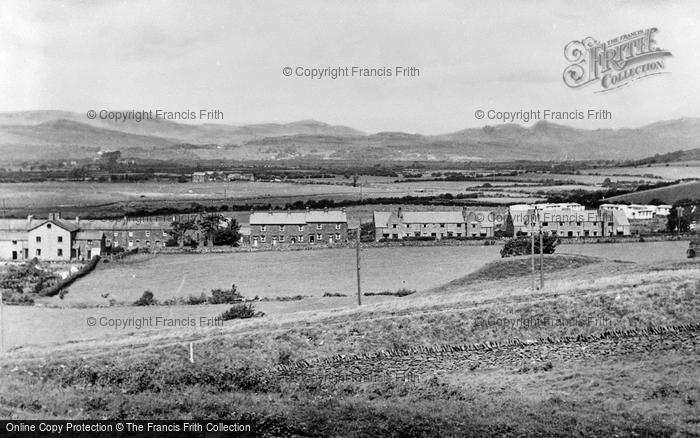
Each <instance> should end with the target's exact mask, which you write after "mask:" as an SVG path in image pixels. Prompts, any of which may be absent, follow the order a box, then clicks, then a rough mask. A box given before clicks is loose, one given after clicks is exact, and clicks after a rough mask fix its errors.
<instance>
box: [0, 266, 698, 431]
mask: <svg viewBox="0 0 700 438" xmlns="http://www.w3.org/2000/svg"><path fill="white" fill-rule="evenodd" d="M678 275H679V277H678V278H674V279H671V280H667V281H664V282H659V283H644V284H641V283H640V284H639V285H635V287H628V288H624V289H623V288H620V287H617V286H615V285H614V282H611V286H610V287H609V289H601V290H597V291H595V292H594V293H591V294H589V295H583V296H568V297H558V298H548V299H545V300H534V301H525V302H517V303H511V304H502V305H494V304H493V303H491V302H489V303H488V304H487V305H483V306H478V305H477V306H475V308H473V309H462V310H460V311H456V312H453V311H449V310H450V309H443V310H439V309H438V311H431V312H428V313H420V312H416V313H415V314H403V315H393V314H392V312H391V311H386V312H384V313H381V312H379V311H376V312H374V313H372V312H367V314H362V313H360V314H357V315H352V316H349V317H348V316H346V317H345V318H344V319H343V318H338V319H337V320H334V319H332V318H331V317H329V319H328V320H324V321H320V322H308V321H306V322H305V321H300V322H298V323H297V324H295V325H294V326H291V327H289V328H288V329H285V330H265V329H260V330H259V331H256V332H247V333H239V334H237V333H236V331H235V330H231V331H230V332H228V333H226V334H224V335H221V336H215V337H211V338H205V339H202V340H200V341H199V342H197V344H196V362H195V363H194V364H191V363H189V361H188V351H187V349H186V348H184V345H183V344H168V343H167V342H154V343H153V345H152V346H149V345H144V346H140V347H139V348H132V349H129V348H124V347H123V346H112V345H109V344H105V345H104V346H101V347H100V348H99V349H98V351H96V352H95V354H89V353H86V354H84V356H72V355H70V354H61V355H47V356H45V357H39V358H34V359H31V360H30V359H26V360H25V359H22V357H17V358H15V359H12V360H9V359H7V360H6V361H5V363H3V364H2V365H0V416H3V418H8V417H11V416H13V415H15V416H16V417H17V418H32V417H34V418H49V417H55V418H91V419H94V418H113V419H130V418H132V419H133V418H147V419H188V418H191V419H212V420H213V419H240V418H250V419H252V420H254V421H255V422H256V424H257V425H258V427H259V429H260V431H261V432H262V433H264V434H266V435H267V436H349V437H360V436H395V437H418V436H435V437H438V436H439V437H443V436H467V437H470V436H474V437H476V436H486V437H489V436H493V437H495V436H499V437H501V436H505V437H521V436H562V437H563V436H615V435H617V436H673V435H674V434H675V435H676V436H691V435H692V434H693V433H698V432H700V423H698V422H697V404H698V403H700V383H698V382H700V358H698V355H697V351H688V352H682V351H679V352H676V353H671V354H668V353H667V354H665V355H661V354H655V353H654V352H653V351H652V352H644V353H640V354H637V355H632V356H629V357H624V358H621V357H609V358H594V359H591V362H590V363H567V362H555V363H553V364H551V366H549V365H548V366H546V367H538V368H532V367H513V368H503V369H488V368H484V369H481V368H479V369H475V370H458V371H455V372H452V373H447V374H444V373H438V374H437V375H434V376H421V379H420V380H418V381H415V382H396V381H378V382H371V383H367V382H364V383H360V382H351V381H350V382H340V383H336V384H332V385H329V384H321V383H320V381H317V380H313V381H301V382H289V381H284V380H279V379H277V378H276V377H275V375H274V374H272V375H271V374H270V373H267V372H265V370H266V369H267V368H268V367H270V366H272V365H277V364H284V363H289V362H290V361H292V360H296V359H300V358H308V357H313V356H319V355H320V356H324V355H329V354H337V353H362V352H366V351H374V350H377V349H387V348H396V347H397V346H401V345H416V344H421V345H430V344H433V343H467V342H475V341H484V340H489V339H495V340H498V339H505V338H508V337H513V336H514V337H519V338H527V337H532V336H540V335H542V334H545V333H547V334H551V335H553V336H557V335H561V334H564V333H569V330H574V331H575V332H580V333H586V332H593V331H596V330H597V328H596V327H590V326H584V327H573V328H571V327H557V328H551V327H536V328H523V327H507V326H506V327H500V326H498V327H491V328H489V329H488V330H487V331H484V329H481V328H479V327H476V326H475V325H474V324H472V323H469V322H468V321H471V320H473V319H475V318H481V319H484V318H488V317H490V316H492V317H494V318H502V317H506V316H508V317H510V316H512V317H521V318H528V317H536V316H538V315H546V314H550V315H553V314H557V315H559V314H561V315H578V314H581V313H584V314H586V315H587V314H589V313H590V314H595V315H596V316H599V317H600V315H603V316H604V317H607V318H611V319H613V320H614V321H615V322H616V323H617V324H620V325H633V324H637V323H639V324H642V325H643V324H644V323H650V322H654V323H666V324H672V323H678V322H689V321H693V322H695V321H696V320H697V318H698V316H699V315H700V299H699V298H700V295H699V294H700V291H698V289H697V287H696V279H694V278H685V277H683V275H682V273H681V274H678ZM405 299H406V300H410V299H412V297H407V298H405ZM401 302H404V301H403V300H402V301H401ZM362 318H365V319H362ZM465 321H467V323H465ZM232 328H233V327H232ZM609 328H610V327H604V328H603V329H609ZM612 328H620V327H612ZM161 341H162V340H161ZM159 345H160V346H159ZM320 377H322V376H319V379H320Z"/></svg>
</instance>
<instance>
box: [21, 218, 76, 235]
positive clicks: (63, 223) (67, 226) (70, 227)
mask: <svg viewBox="0 0 700 438" xmlns="http://www.w3.org/2000/svg"><path fill="white" fill-rule="evenodd" d="M48 223H51V224H54V225H56V226H58V227H61V228H63V229H64V230H66V231H70V232H73V231H78V230H79V229H80V227H79V226H78V225H76V224H75V223H73V222H69V221H67V220H63V219H47V220H42V221H39V222H38V223H35V224H31V226H30V227H29V228H28V229H27V231H31V230H34V229H36V228H39V227H41V226H42V225H44V224H48Z"/></svg>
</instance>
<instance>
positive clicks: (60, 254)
mask: <svg viewBox="0 0 700 438" xmlns="http://www.w3.org/2000/svg"><path fill="white" fill-rule="evenodd" d="M57 255H58V256H59V257H63V250H62V249H61V248H58V251H57Z"/></svg>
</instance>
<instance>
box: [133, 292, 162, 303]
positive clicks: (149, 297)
mask: <svg viewBox="0 0 700 438" xmlns="http://www.w3.org/2000/svg"><path fill="white" fill-rule="evenodd" d="M156 304H157V303H156V300H155V298H154V297H153V292H151V291H150V290H147V291H144V292H143V295H141V298H139V299H138V300H136V301H135V302H134V306H155V305H156Z"/></svg>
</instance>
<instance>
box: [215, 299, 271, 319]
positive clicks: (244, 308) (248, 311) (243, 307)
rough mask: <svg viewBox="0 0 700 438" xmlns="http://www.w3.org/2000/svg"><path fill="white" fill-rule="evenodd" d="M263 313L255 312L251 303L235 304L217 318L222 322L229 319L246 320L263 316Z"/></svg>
mask: <svg viewBox="0 0 700 438" xmlns="http://www.w3.org/2000/svg"><path fill="white" fill-rule="evenodd" d="M264 315H265V314H264V313H263V312H256V311H255V306H254V305H253V304H252V303H247V304H236V305H235V306H232V307H231V308H230V309H228V310H227V311H225V312H224V313H222V314H221V316H220V317H219V318H221V319H222V320H224V321H229V320H231V319H247V318H257V317H260V316H264Z"/></svg>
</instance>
